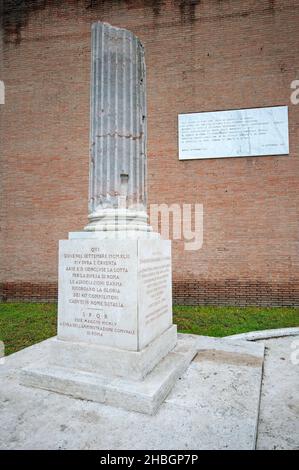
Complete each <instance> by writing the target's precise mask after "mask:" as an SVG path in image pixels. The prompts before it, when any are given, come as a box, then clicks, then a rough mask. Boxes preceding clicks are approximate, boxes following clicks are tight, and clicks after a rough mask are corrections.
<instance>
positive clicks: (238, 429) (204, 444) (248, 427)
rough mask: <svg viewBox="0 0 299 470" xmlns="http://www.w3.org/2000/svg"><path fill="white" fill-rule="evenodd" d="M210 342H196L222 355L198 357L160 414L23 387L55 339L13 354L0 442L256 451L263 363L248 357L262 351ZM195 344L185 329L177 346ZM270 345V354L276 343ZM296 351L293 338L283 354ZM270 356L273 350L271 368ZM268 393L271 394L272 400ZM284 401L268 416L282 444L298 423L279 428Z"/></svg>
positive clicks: (3, 394) (2, 401) (1, 374)
mask: <svg viewBox="0 0 299 470" xmlns="http://www.w3.org/2000/svg"><path fill="white" fill-rule="evenodd" d="M181 338H184V342H186V343H187V345H186V346H183V345H182V342H181ZM208 340H209V339H207V340H204V339H203V338H202V337H201V338H199V339H198V342H197V344H201V345H202V347H203V348H204V349H209V350H215V351H216V352H218V353H217V355H216V356H215V357H200V356H197V357H196V359H195V360H194V361H193V362H192V363H191V365H190V367H189V368H188V370H187V371H186V373H185V374H184V375H183V376H182V378H181V380H178V381H177V383H176V385H175V387H174V388H173V390H172V392H171V393H170V395H169V396H168V398H166V400H165V401H164V403H163V404H162V405H161V407H160V408H159V409H158V412H157V413H156V414H155V415H154V416H149V415H146V414H140V413H135V412H132V411H126V410H123V409H120V408H115V407H112V406H109V405H104V404H100V403H95V402H92V401H85V400H77V399H74V398H72V397H70V396H67V395H61V394H58V393H53V392H50V391H47V390H41V389H38V388H28V387H24V386H22V385H20V384H19V374H20V369H22V368H24V367H26V366H31V364H32V363H34V362H36V361H38V360H40V359H41V360H43V359H44V358H45V356H46V355H47V354H48V353H49V349H48V348H49V345H50V343H51V340H47V341H44V342H42V343H40V344H36V345H34V346H32V347H30V348H26V349H24V350H22V351H20V352H18V353H16V354H13V355H11V356H9V357H7V358H6V362H5V364H4V365H2V366H1V367H0V382H1V387H0V413H1V426H0V448H1V449H252V448H253V447H254V446H255V432H256V423H257V420H258V401H259V389H260V385H261V384H260V377H261V370H262V368H261V366H260V365H259V364H258V363H252V362H249V363H248V360H247V356H251V355H252V354H253V356H254V359H255V357H256V355H257V354H259V351H258V350H256V349H253V348H252V347H250V346H254V345H253V344H250V343H248V342H245V346H243V345H241V344H240V345H239V346H237V345H236V347H235V348H234V346H233V345H232V341H231V342H230V344H229V345H228V347H227V348H226V347H225V344H224V340H221V341H220V343H219V345H218V344H217V341H218V340H212V341H211V344H209V341H208ZM189 342H191V343H193V344H194V337H193V336H192V337H190V336H189V335H179V344H178V346H177V348H181V351H182V352H183V351H184V350H186V349H188V348H189V347H190V345H189ZM246 344H247V345H248V348H247V346H246ZM266 344H267V341H266ZM218 346H219V347H220V350H219V351H218ZM239 347H240V349H239ZM234 349H235V355H233V354H232V355H231V356H227V355H223V351H225V350H227V352H233V350H234ZM259 349H260V348H259ZM269 351H270V358H271V353H272V349H270V350H269ZM289 351H290V346H289V344H287V345H286V346H285V348H284V354H288V353H289ZM239 353H241V357H240V356H239ZM244 354H245V357H244ZM282 354H283V352H282V351H279V355H277V359H275V362H277V361H279V362H280V363H281V364H283V363H284V362H286V361H281V360H280V359H279V358H280V357H282ZM222 359H223V360H222ZM268 359H269V357H268V356H266V370H267V360H268ZM276 370H277V369H275V368H273V374H270V373H269V374H268V379H269V389H270V387H272V388H273V394H274V391H275V390H274V389H275V387H276V386H277V376H276V374H275V372H276ZM281 371H282V372H283V367H282V368H281ZM294 379H295V377H294V374H289V376H288V380H289V382H288V384H289V390H291V389H292V384H294V383H295V382H294ZM286 386H287V385H286ZM273 394H272V396H273ZM267 398H268V395H267V394H266V395H265V402H266V401H267ZM284 400H285V396H284V395H282V394H281V395H279V396H278V395H277V396H276V405H275V408H274V411H273V409H272V410H271V415H272V416H271V417H269V418H268V415H266V414H264V420H265V424H267V419H269V421H268V426H269V427H270V428H271V423H272V425H274V426H275V430H277V433H275V441H274V442H275V444H276V445H277V444H279V442H281V440H283V439H284V436H285V435H286V434H288V433H289V431H290V430H292V429H293V428H292V427H290V428H289V427H288V423H289V421H288V420H286V419H285V420H284V427H283V428H281V429H283V433H282V432H281V429H279V423H280V422H281V419H284V417H285V416H288V415H283V416H281V409H282V407H281V403H283V402H284ZM289 413H291V410H289ZM274 421H275V423H274ZM292 425H293V424H292ZM260 438H261V436H260ZM259 441H260V440H259ZM272 443H273V441H271V435H270V432H269V429H268V441H267V442H264V445H263V448H265V447H267V446H268V448H269V447H271V446H272ZM289 445H292V442H291V441H289Z"/></svg>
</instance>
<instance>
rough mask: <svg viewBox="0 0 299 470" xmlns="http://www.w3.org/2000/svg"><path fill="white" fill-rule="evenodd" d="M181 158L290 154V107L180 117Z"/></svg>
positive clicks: (205, 113) (193, 114)
mask: <svg viewBox="0 0 299 470" xmlns="http://www.w3.org/2000/svg"><path fill="white" fill-rule="evenodd" d="M178 132H179V159H180V160H189V159H201V158H225V157H250V156H251V157H253V156H263V155H264V156H265V155H287V154H288V153H289V132H288V107H287V106H274V107H271V108H251V109H237V110H232V111H216V112H203V113H189V114H179V116H178Z"/></svg>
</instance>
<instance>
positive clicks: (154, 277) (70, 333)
mask: <svg viewBox="0 0 299 470" xmlns="http://www.w3.org/2000/svg"><path fill="white" fill-rule="evenodd" d="M115 233H116V232H106V233H104V232H102V233H100V234H99V235H98V236H97V237H94V236H93V234H92V233H86V232H85V233H81V234H80V232H79V233H77V234H73V233H72V234H70V238H69V240H62V241H60V248H59V289H58V335H57V338H53V339H52V340H51V343H50V348H49V353H48V355H47V357H46V358H45V359H44V360H43V362H42V363H40V364H33V365H31V366H30V367H28V368H26V369H24V370H23V371H22V374H21V382H22V384H24V385H27V386H32V387H39V388H43V389H47V390H51V391H54V392H58V393H63V394H67V395H71V396H74V397H77V398H81V399H87V400H94V401H98V402H101V403H106V404H109V405H114V406H118V407H122V408H125V409H128V410H132V411H139V412H143V413H150V414H152V413H154V412H155V411H156V410H157V408H158V406H159V405H160V404H161V403H162V401H163V400H164V399H165V398H166V396H167V394H168V393H169V391H170V390H171V388H172V386H173V385H174V383H175V381H176V380H177V379H178V378H179V376H180V375H181V374H182V373H183V372H184V370H185V369H186V368H187V367H188V365H189V363H190V361H191V360H192V358H193V356H194V355H195V353H196V351H195V350H193V349H192V348H190V347H188V348H184V347H182V345H181V344H180V345H177V328H176V325H173V323H172V292H171V291H172V285H171V243H170V241H168V240H161V239H159V238H157V234H156V235H155V234H154V233H150V234H149V236H144V235H143V236H142V235H140V234H137V235H136V237H135V238H134V237H132V238H130V237H129V234H128V233H127V234H124V236H121V237H120V238H118V237H115ZM119 233H121V232H119Z"/></svg>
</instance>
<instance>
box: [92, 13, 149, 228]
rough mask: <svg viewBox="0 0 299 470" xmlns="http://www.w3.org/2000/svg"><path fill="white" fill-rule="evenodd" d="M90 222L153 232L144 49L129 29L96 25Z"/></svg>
mask: <svg viewBox="0 0 299 470" xmlns="http://www.w3.org/2000/svg"><path fill="white" fill-rule="evenodd" d="M91 51H92V67H91V101H90V104H91V119H90V170H89V175H90V178H89V224H88V225H87V227H85V230H126V229H128V224H129V229H134V230H135V229H136V230H151V229H150V227H149V226H148V224H147V215H146V96H145V93H146V92H145V62H144V49H143V46H142V44H141V42H140V41H139V39H138V38H137V37H136V36H134V34H133V33H131V32H130V31H127V30H125V29H120V28H115V27H113V26H110V25H109V24H106V23H100V22H99V23H94V24H93V25H92V47H91Z"/></svg>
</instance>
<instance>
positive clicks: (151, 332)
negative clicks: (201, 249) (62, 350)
mask: <svg viewBox="0 0 299 470" xmlns="http://www.w3.org/2000/svg"><path fill="white" fill-rule="evenodd" d="M171 324H172V293H171V245H170V242H169V241H166V240H148V239H144V240H130V239H103V240H101V239H100V238H94V239H93V238H91V239H89V238H87V239H71V240H63V241H61V242H60V250H59V288H58V338H59V339H61V340H69V341H75V342H80V341H83V342H86V343H90V344H98V345H105V346H110V347H115V348H120V349H125V350H131V351H137V350H140V349H142V348H144V347H145V346H146V345H147V344H149V343H150V342H151V341H153V340H154V339H155V338H157V337H158V336H159V335H160V334H161V333H163V332H164V331H165V330H166V329H167V328H168V327H170V325H171Z"/></svg>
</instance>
